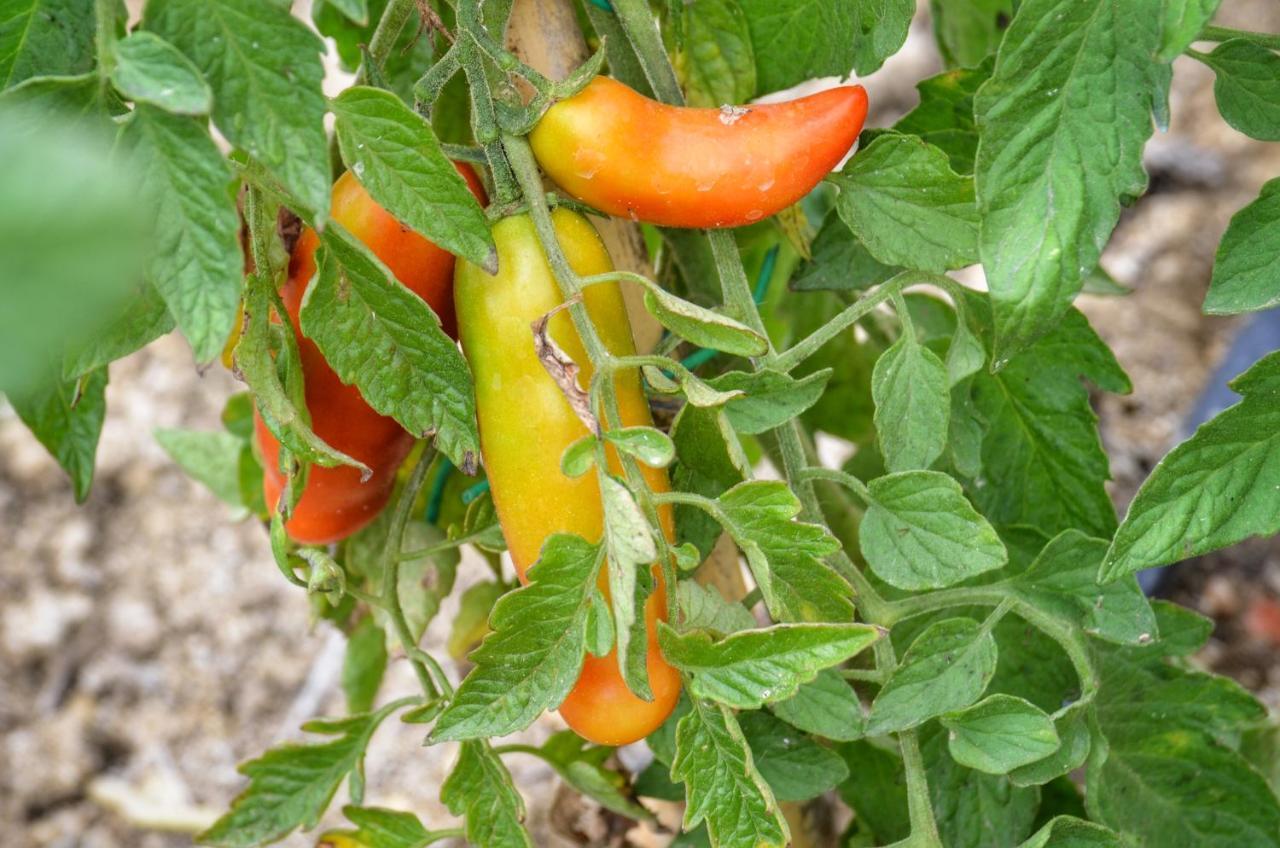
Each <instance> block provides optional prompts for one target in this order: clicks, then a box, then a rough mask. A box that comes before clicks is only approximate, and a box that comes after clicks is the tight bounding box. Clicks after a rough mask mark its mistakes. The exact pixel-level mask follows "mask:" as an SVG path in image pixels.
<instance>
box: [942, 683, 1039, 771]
mask: <svg viewBox="0 0 1280 848" xmlns="http://www.w3.org/2000/svg"><path fill="white" fill-rule="evenodd" d="M942 726H943V727H945V728H947V730H949V731H950V734H949V736H948V737H947V739H948V744H949V745H950V746H951V756H952V757H954V758H955V761H956V762H957V763H959V764H960V765H962V766H966V767H968V768H971V769H976V770H978V771H982V772H986V773H987V774H1007V773H1009V772H1010V771H1012V770H1013V769H1015V768H1017V767H1018V766H1024V765H1027V764H1028V763H1033V762H1035V761H1036V760H1039V759H1042V758H1044V757H1047V756H1049V755H1050V754H1052V753H1053V752H1054V751H1056V750H1058V745H1059V744H1060V740H1059V739H1058V732H1057V730H1055V729H1054V726H1053V719H1051V718H1049V716H1047V715H1045V713H1044V711H1042V710H1041V709H1040V708H1039V707H1037V706H1035V705H1034V704H1030V703H1028V702H1026V701H1024V700H1023V699H1021V698H1015V697H1013V696H1012V695H992V696H991V697H989V698H985V699H983V700H981V701H979V702H978V703H976V704H974V705H973V706H972V707H969V708H967V709H964V710H961V711H959V712H953V713H947V714H944V715H943V716H942Z"/></svg>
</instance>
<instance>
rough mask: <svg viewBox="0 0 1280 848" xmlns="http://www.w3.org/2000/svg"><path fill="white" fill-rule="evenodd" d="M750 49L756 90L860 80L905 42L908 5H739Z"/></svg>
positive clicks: (791, 0) (884, 1) (865, 0)
mask: <svg viewBox="0 0 1280 848" xmlns="http://www.w3.org/2000/svg"><path fill="white" fill-rule="evenodd" d="M739 2H740V3H741V4H742V9H743V11H744V12H746V14H747V24H748V25H749V27H750V29H751V43H752V45H753V46H754V47H755V53H756V63H757V73H758V74H759V78H760V90H761V91H764V92H768V91H778V90H779V89H783V88H790V87H791V86H793V85H795V84H796V83H799V82H803V81H804V80H807V79H812V78H813V77H824V76H839V77H846V76H848V75H849V70H850V68H852V69H853V70H854V71H857V73H858V76H866V75H867V74H870V73H871V72H872V71H874V70H876V69H877V68H879V67H880V65H881V64H883V63H884V60H885V59H887V58H889V57H890V56H892V55H893V54H894V53H897V52H898V49H899V48H901V47H902V44H903V42H904V41H906V39H907V30H908V28H910V26H911V16H912V15H913V14H914V13H915V8H916V7H915V3H914V2H912V0H857V2H849V3H829V2H826V0H739Z"/></svg>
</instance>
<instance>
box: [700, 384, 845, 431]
mask: <svg viewBox="0 0 1280 848" xmlns="http://www.w3.org/2000/svg"><path fill="white" fill-rule="evenodd" d="M831 373H832V372H831V369H830V368H824V369H823V370H821V371H815V372H814V373H812V374H809V375H806V376H805V377H802V378H801V379H799V380H797V379H796V378H794V377H792V376H790V375H789V374H783V373H782V372H780V371H770V370H768V369H767V368H766V369H764V370H761V371H753V372H751V373H747V372H745V371H730V372H728V373H726V374H721V375H720V376H718V377H716V378H714V379H712V380H711V381H710V382H711V385H712V386H714V387H715V388H717V389H719V390H720V391H724V392H732V391H738V392H742V393H743V395H742V397H738V398H735V399H733V400H731V401H729V402H728V403H727V404H725V407H724V411H725V415H726V416H728V418H729V423H730V424H732V425H733V427H734V429H735V430H737V431H738V432H739V433H745V434H747V435H756V434H759V433H764V432H766V431H768V430H772V429H774V428H776V427H781V426H782V425H784V424H786V423H787V422H788V421H790V420H791V419H793V418H795V417H796V416H798V415H800V414H801V413H803V412H804V411H805V410H806V409H808V408H810V407H811V406H813V405H814V404H815V403H817V402H818V400H819V399H820V398H821V397H822V393H823V391H824V390H825V389H826V387H827V381H828V380H829V379H831Z"/></svg>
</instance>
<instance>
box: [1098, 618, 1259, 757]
mask: <svg viewBox="0 0 1280 848" xmlns="http://www.w3.org/2000/svg"><path fill="white" fill-rule="evenodd" d="M1089 645H1090V648H1091V654H1092V657H1093V661H1094V664H1095V666H1096V668H1097V671H1098V674H1099V677H1100V679H1101V686H1100V687H1099V689H1098V695H1097V697H1096V699H1095V705H1096V710H1097V717H1098V725H1099V727H1100V729H1101V730H1102V732H1103V734H1104V735H1105V736H1106V738H1107V742H1108V743H1109V744H1110V747H1111V749H1112V752H1113V753H1115V752H1116V751H1117V750H1118V749H1121V748H1124V747H1125V746H1127V745H1129V744H1130V743H1131V742H1134V741H1136V740H1139V739H1141V738H1145V737H1147V736H1155V735H1160V734H1164V733H1171V734H1174V735H1178V734H1182V735H1184V736H1186V737H1187V738H1185V739H1184V740H1183V741H1181V742H1178V743H1177V744H1176V745H1175V746H1174V748H1184V749H1191V748H1194V747H1196V746H1198V745H1214V746H1217V745H1218V744H1219V743H1221V744H1225V745H1228V747H1230V745H1231V744H1233V743H1232V740H1233V739H1235V738H1238V734H1239V733H1240V731H1242V730H1244V729H1246V728H1249V727H1252V726H1255V725H1256V724H1258V723H1259V722H1261V721H1263V720H1264V719H1265V718H1266V714H1267V713H1266V708H1265V707H1263V706H1262V704H1260V703H1258V700H1257V699H1256V698H1255V697H1254V696H1253V695H1252V694H1250V693H1249V692H1248V690H1246V689H1245V688H1244V687H1243V686H1241V685H1240V684H1238V683H1236V682H1235V681H1234V680H1231V679H1230V678H1226V677H1219V676H1217V675H1213V674H1207V673H1204V672H1200V671H1195V670H1192V669H1190V668H1188V667H1179V666H1178V665H1176V664H1174V663H1170V662H1168V661H1167V660H1166V659H1165V657H1164V656H1163V653H1164V652H1163V651H1161V650H1160V646H1159V644H1155V645H1150V646H1147V647H1144V648H1131V647H1126V646H1119V645H1111V644H1107V643H1103V642H1097V641H1094V642H1090V643H1089ZM1192 737H1195V738H1194V739H1193V738H1192ZM1169 753H1170V754H1171V755H1172V754H1173V749H1170V752H1169Z"/></svg>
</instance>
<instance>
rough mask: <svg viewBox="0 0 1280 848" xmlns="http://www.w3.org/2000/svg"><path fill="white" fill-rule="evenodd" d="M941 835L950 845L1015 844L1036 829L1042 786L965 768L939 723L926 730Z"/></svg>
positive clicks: (924, 746) (991, 847) (923, 741)
mask: <svg viewBox="0 0 1280 848" xmlns="http://www.w3.org/2000/svg"><path fill="white" fill-rule="evenodd" d="M920 752H921V755H922V756H923V758H924V761H925V767H926V776H927V777H928V781H929V798H930V800H931V801H932V802H933V810H934V818H935V819H936V820H937V823H938V834H939V836H941V837H942V844H943V845H945V846H947V848H1014V846H1016V845H1018V843H1020V842H1021V841H1022V840H1023V839H1025V838H1026V837H1027V836H1028V835H1029V834H1030V833H1031V828H1032V825H1033V823H1034V821H1035V817H1036V808H1037V807H1038V806H1039V804H1040V791H1039V789H1038V788H1036V787H1030V788H1019V787H1016V786H1013V785H1012V784H1011V783H1010V782H1009V778H1007V777H1003V776H998V775H992V774H983V773H982V772H980V771H974V770H973V769H969V768H965V767H964V766H962V765H960V764H959V763H957V762H956V761H955V760H954V759H952V758H951V756H950V754H949V752H948V750H947V734H946V733H945V732H944V731H943V729H942V728H941V727H940V726H939V725H928V726H927V727H925V728H924V729H922V730H921V731H920Z"/></svg>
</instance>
